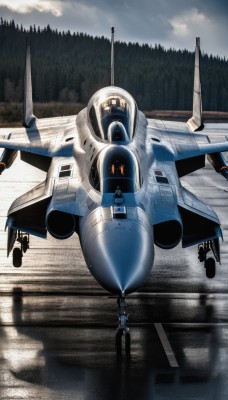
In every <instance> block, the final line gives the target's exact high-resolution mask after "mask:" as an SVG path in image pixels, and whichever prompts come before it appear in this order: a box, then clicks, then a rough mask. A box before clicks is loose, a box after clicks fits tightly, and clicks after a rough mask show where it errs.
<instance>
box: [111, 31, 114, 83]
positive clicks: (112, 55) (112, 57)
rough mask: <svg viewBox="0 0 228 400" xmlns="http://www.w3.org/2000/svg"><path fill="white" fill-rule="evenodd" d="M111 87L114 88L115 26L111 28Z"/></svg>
mask: <svg viewBox="0 0 228 400" xmlns="http://www.w3.org/2000/svg"><path fill="white" fill-rule="evenodd" d="M111 35H112V36H111V86H114V26H112V27H111Z"/></svg>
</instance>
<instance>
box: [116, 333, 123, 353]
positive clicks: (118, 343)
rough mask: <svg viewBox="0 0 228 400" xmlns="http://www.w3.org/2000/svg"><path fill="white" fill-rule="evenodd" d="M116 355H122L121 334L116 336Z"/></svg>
mask: <svg viewBox="0 0 228 400" xmlns="http://www.w3.org/2000/svg"><path fill="white" fill-rule="evenodd" d="M115 348H116V355H117V356H120V355H121V353H122V332H117V334H116V346H115Z"/></svg>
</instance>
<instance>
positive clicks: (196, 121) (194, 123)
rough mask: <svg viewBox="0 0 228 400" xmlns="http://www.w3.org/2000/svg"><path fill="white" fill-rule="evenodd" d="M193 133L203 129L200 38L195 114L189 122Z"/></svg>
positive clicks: (194, 93) (197, 47) (195, 74)
mask: <svg viewBox="0 0 228 400" xmlns="http://www.w3.org/2000/svg"><path fill="white" fill-rule="evenodd" d="M187 124H188V126H189V128H190V129H191V131H192V132H195V131H197V130H200V129H201V128H202V127H203V120H202V95H201V82H200V38H199V37H197V38H196V50H195V70H194V90H193V112H192V117H191V118H190V119H189V120H188V122H187Z"/></svg>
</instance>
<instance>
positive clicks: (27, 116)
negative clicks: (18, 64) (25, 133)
mask: <svg viewBox="0 0 228 400" xmlns="http://www.w3.org/2000/svg"><path fill="white" fill-rule="evenodd" d="M35 121H36V117H35V116H34V115H33V100H32V75H31V55H30V43H29V40H28V38H26V59H25V76H24V110H23V125H24V126H25V127H26V128H30V127H31V126H33V125H34V124H35Z"/></svg>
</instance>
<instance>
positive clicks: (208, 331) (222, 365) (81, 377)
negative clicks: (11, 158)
mask: <svg viewBox="0 0 228 400" xmlns="http://www.w3.org/2000/svg"><path fill="white" fill-rule="evenodd" d="M43 178H44V175H43V173H40V172H39V171H37V170H35V169H33V168H32V167H29V166H27V165H26V164H24V163H22V162H21V161H16V163H15V164H14V165H13V167H12V168H11V169H10V170H9V171H6V172H5V173H4V174H3V175H2V176H1V177H0V188H1V189H0V271H1V275H0V399H4V400H6V399H7V400H11V399H17V400H18V399H36V400H38V399H42V400H44V399H45V400H46V399H55V400H58V399H83V400H97V399H99V400H103V399H107V400H112V399H140V400H147V399H148V400H152V399H156V400H160V399H189V400H190V399H191V400H192V399H205V398H206V399H207V400H210V399H213V400H214V399H216V400H217V399H224V400H225V399H227V393H228V379H227V378H228V268H227V267H228V259H227V252H228V233H227V227H228V224H227V216H228V183H227V182H226V181H225V180H224V178H222V177H220V176H218V175H217V174H216V173H215V172H214V171H213V170H212V169H211V167H210V166H207V167H206V168H205V169H203V170H201V171H198V172H196V173H194V174H192V175H191V176H189V177H187V178H185V179H184V180H183V183H184V184H185V185H186V187H188V188H189V189H190V190H192V191H193V192H194V193H196V194H197V195H199V196H201V197H203V198H204V199H205V200H206V201H207V202H208V203H209V204H210V205H211V206H213V208H214V209H215V211H216V212H217V214H218V215H219V217H220V220H221V222H222V227H223V234H224V242H223V243H222V244H221V257H222V265H221V266H218V269H217V274H216V277H215V278H214V279H213V280H208V279H207V278H206V276H205V271H204V268H203V266H202V264H200V263H199V261H198V259H197V248H196V247H192V248H188V249H182V248H181V246H178V247H177V248H175V249H173V250H170V251H164V250H159V249H158V248H156V257H155V264H154V268H153V270H152V272H151V275H150V277H149V279H148V281H147V282H146V283H145V285H144V286H143V287H142V288H141V289H140V290H139V291H138V292H136V293H134V294H132V295H130V296H129V297H128V299H127V300H128V312H129V314H130V317H129V326H130V329H131V338H132V351H131V358H130V359H128V358H126V357H125V355H124V354H123V356H122V357H119V358H116V355H115V349H114V337H115V329H116V326H117V307H116V298H115V297H113V296H111V295H110V294H109V293H107V292H106V291H105V290H103V289H102V288H101V287H100V286H99V285H98V284H97V283H96V282H95V280H94V279H93V278H92V277H91V275H90V273H89V272H88V270H87V268H86V266H85V262H84V259H83V256H82V253H81V250H80V244H79V241H78V238H77V237H76V235H75V236H74V237H72V238H70V239H68V240H66V241H57V240H55V239H53V238H51V237H50V236H49V237H48V240H42V239H37V238H34V237H32V238H31V243H30V249H29V250H28V252H27V253H26V254H25V256H24V259H23V267H21V268H20V269H16V268H14V267H13V266H12V259H11V256H10V257H9V258H7V257H6V243H7V234H6V233H5V232H4V226H5V220H6V215H7V210H8V208H9V206H10V204H11V202H12V201H13V200H14V199H15V197H18V196H19V195H20V194H22V193H24V192H25V191H27V190H29V189H30V188H32V187H33V186H35V185H36V184H37V183H39V182H40V181H41V180H42V179H43Z"/></svg>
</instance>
